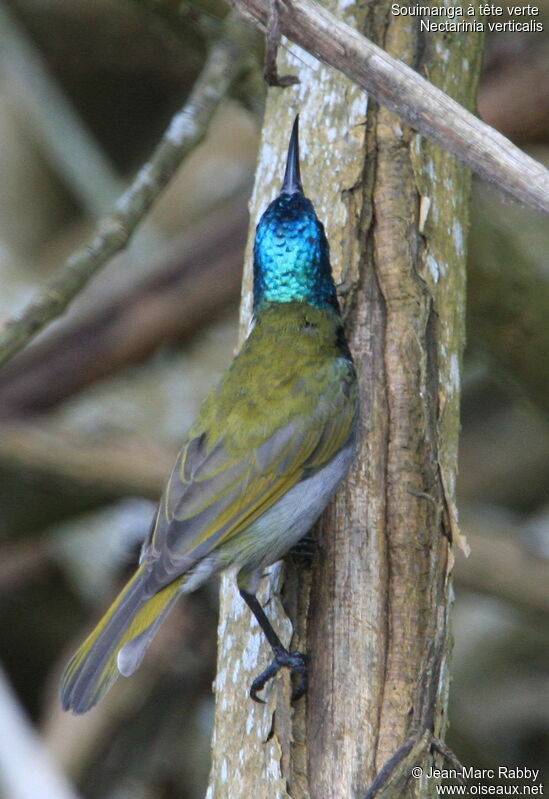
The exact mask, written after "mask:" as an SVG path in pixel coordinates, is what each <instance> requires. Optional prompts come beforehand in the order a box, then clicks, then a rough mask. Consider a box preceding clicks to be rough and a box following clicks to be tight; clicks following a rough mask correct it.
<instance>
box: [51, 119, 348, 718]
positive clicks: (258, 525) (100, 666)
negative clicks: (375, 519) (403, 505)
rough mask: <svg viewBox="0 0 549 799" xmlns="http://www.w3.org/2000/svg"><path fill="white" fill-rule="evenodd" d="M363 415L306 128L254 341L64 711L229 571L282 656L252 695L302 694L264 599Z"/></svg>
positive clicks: (199, 422)
mask: <svg viewBox="0 0 549 799" xmlns="http://www.w3.org/2000/svg"><path fill="white" fill-rule="evenodd" d="M357 415H358V391H357V383H356V374H355V368H354V365H353V360H352V358H351V354H350V352H349V349H348V347H347V343H346V340H345V336H344V333H343V325H342V320H341V315H340V310H339V305H338V301H337V296H336V289H335V286H334V281H333V278H332V273H331V267H330V255H329V246H328V242H327V240H326V235H325V232H324V227H323V225H322V223H321V222H320V221H319V220H318V218H317V216H316V213H315V211H314V208H313V205H312V203H311V201H310V200H308V199H307V198H306V197H305V196H304V194H303V187H302V184H301V177H300V169H299V143H298V118H297V117H296V120H295V123H294V127H293V130H292V134H291V138H290V144H289V148H288V156H287V162H286V171H285V176H284V181H283V183H282V189H281V192H280V194H279V195H278V197H277V198H276V199H275V200H273V202H272V203H271V204H270V205H269V207H268V208H267V210H266V211H265V213H264V214H263V216H262V217H261V219H260V221H259V224H258V226H257V230H256V237H255V245H254V323H253V327H252V330H251V332H250V334H249V336H248V338H247V339H246V341H245V342H244V344H243V346H242V349H241V351H240V353H239V354H238V355H237V357H236V358H235V359H234V361H233V362H232V364H231V365H230V366H229V368H228V369H227V371H226V372H225V373H224V375H223V377H222V378H221V381H220V383H219V385H218V386H217V388H215V389H214V390H213V391H212V392H211V393H210V394H209V396H208V397H207V398H206V400H205V401H204V403H203V405H202V406H201V409H200V412H199V414H198V418H197V419H196V421H195V423H194V424H193V425H192V427H191V428H190V430H189V431H188V433H187V437H186V439H185V441H184V443H183V447H182V449H181V452H180V453H179V455H178V457H177V460H176V462H175V465H174V467H173V471H172V473H171V475H170V478H169V480H168V482H167V485H166V488H165V491H164V493H163V495H162V498H161V500H160V503H159V506H158V510H157V513H156V517H155V520H154V522H153V525H152V527H151V532H150V534H149V536H148V538H147V540H146V541H145V543H144V545H143V549H142V553H141V558H140V563H139V567H138V569H137V571H136V573H135V574H134V576H133V577H132V578H131V580H130V581H129V582H128V583H127V585H126V586H125V588H124V589H123V590H122V591H121V593H120V594H119V596H118V597H117V599H116V600H115V601H114V603H113V604H112V605H111V607H110V608H109V610H108V611H107V613H106V614H105V616H104V617H103V618H102V620H101V621H100V622H99V624H98V625H97V627H96V628H95V630H94V631H93V632H92V633H91V635H90V636H89V637H88V638H87V639H86V641H84V643H83V644H82V646H81V647H80V649H79V650H78V651H77V652H76V654H75V655H74V656H73V658H72V660H71V661H70V663H69V665H68V666H67V669H66V671H65V674H64V677H63V682H62V687H61V702H62V705H63V708H64V709H65V710H69V709H70V710H72V711H73V712H75V713H84V712H85V711H87V710H89V709H90V708H91V707H93V706H94V705H95V704H96V703H97V702H98V701H99V699H100V698H101V697H102V696H103V695H104V694H105V693H106V692H107V691H108V689H109V688H110V687H111V685H112V684H113V683H114V682H115V680H116V679H117V677H118V676H119V675H120V674H123V675H125V676H129V675H130V674H133V672H134V671H135V670H136V669H137V667H138V666H139V664H140V663H141V660H142V659H143V656H144V654H145V652H146V650H147V648H148V646H149V644H150V642H151V640H152V638H153V636H154V635H155V633H156V631H157V630H158V628H159V626H160V624H161V623H162V621H163V620H164V618H165V617H166V615H167V614H168V612H169V611H170V609H171V608H172V607H173V605H174V604H175V602H176V601H177V600H178V599H179V596H180V595H181V594H184V593H187V592H190V591H194V589H195V588H197V587H198V586H199V585H201V584H202V583H203V582H204V581H205V580H207V579H208V578H209V577H211V576H212V575H214V574H217V573H218V572H220V571H222V570H223V569H226V568H228V567H230V566H233V567H236V571H237V573H238V578H237V579H238V587H239V590H240V594H241V596H242V597H243V599H244V600H245V601H246V603H247V604H248V606H249V607H250V609H251V611H252V613H253V614H254V615H255V617H256V618H257V620H258V622H259V624H260V625H261V627H262V629H263V631H264V632H265V634H266V637H267V639H268V641H269V643H270V644H271V647H272V649H273V653H274V659H273V661H272V663H271V664H270V666H269V667H268V668H267V669H266V670H265V671H264V672H263V673H262V674H261V675H260V676H259V677H258V678H257V679H256V680H254V682H253V683H252V686H251V689H250V694H251V696H252V698H254V699H256V700H258V701H261V700H259V697H258V696H257V691H259V690H261V689H262V688H263V687H264V685H265V683H266V682H267V680H268V679H270V678H271V677H272V676H273V675H274V674H276V672H277V671H278V670H279V669H280V668H281V667H283V666H285V667H289V668H291V669H293V670H294V671H296V672H298V673H300V674H301V686H300V688H299V689H298V690H297V692H296V694H298V695H300V694H301V693H303V692H304V690H305V688H306V677H307V662H306V661H307V659H306V656H305V655H303V654H301V653H299V652H289V651H288V650H287V649H286V648H285V647H284V646H283V645H282V643H281V641H280V639H279V638H278V636H277V634H276V632H275V631H274V629H273V628H272V626H271V624H270V623H269V621H268V619H267V617H266V615H265V613H264V611H263V609H262V607H261V605H260V603H259V602H258V600H257V598H256V596H255V592H256V590H257V588H258V585H259V582H260V580H261V577H262V574H263V572H264V570H265V568H266V567H267V566H268V565H270V564H272V563H274V562H275V561H276V560H278V559H279V558H281V557H282V556H283V555H284V554H285V553H286V552H287V551H288V550H289V549H291V548H292V547H293V546H295V544H296V543H297V542H298V541H299V540H300V539H301V538H302V537H303V536H304V535H305V534H306V533H307V532H308V531H309V529H310V528H311V526H312V524H313V523H314V522H315V520H316V519H317V518H318V516H319V515H320V514H321V513H322V511H323V510H324V508H325V507H326V505H327V504H328V502H329V500H330V499H331V497H332V496H333V494H334V492H335V490H336V488H337V486H338V484H339V483H340V481H341V480H342V479H343V477H344V476H345V475H346V473H347V471H348V469H349V466H350V464H351V462H352V460H353V457H354V454H355V440H356V430H357Z"/></svg>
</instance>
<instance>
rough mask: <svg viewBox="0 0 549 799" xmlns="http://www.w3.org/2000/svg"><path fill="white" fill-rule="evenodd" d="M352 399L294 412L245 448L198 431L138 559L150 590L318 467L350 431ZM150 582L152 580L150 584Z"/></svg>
mask: <svg viewBox="0 0 549 799" xmlns="http://www.w3.org/2000/svg"><path fill="white" fill-rule="evenodd" d="M355 410H356V402H355V401H354V399H353V398H351V399H349V397H348V396H347V395H346V393H345V391H341V392H340V393H339V396H336V398H335V400H334V398H333V397H332V402H331V404H328V403H327V402H326V401H325V400H323V399H322V398H320V399H318V402H317V405H316V408H315V411H314V413H312V414H311V415H310V416H309V418H308V419H305V420H304V419H303V418H299V417H297V416H294V418H290V419H289V420H288V421H287V423H286V424H285V425H283V426H282V427H280V428H278V429H275V430H274V432H273V431H269V434H268V435H265V436H264V440H263V441H262V442H261V443H260V444H259V446H256V447H255V448H254V449H253V450H252V451H251V452H244V453H239V452H238V450H236V448H235V447H234V446H231V441H230V440H227V437H222V438H221V439H219V440H214V441H212V442H210V441H209V436H208V432H207V431H206V430H198V431H196V432H195V433H194V435H192V436H190V437H189V439H188V440H187V442H186V444H185V445H184V447H183V449H182V451H181V453H180V455H179V457H178V459H177V461H176V464H175V466H174V469H173V471H172V474H171V477H170V479H169V482H168V485H167V487H166V491H165V493H164V496H163V499H162V501H161V503H160V506H159V511H158V515H157V519H156V523H155V526H154V528H153V530H152V533H151V537H150V539H149V542H148V544H147V546H146V547H145V550H144V554H143V559H144V560H146V561H148V562H149V564H150V567H151V573H150V577H151V580H152V583H153V584H154V587H155V590H159V589H160V588H161V587H163V586H164V585H166V584H167V583H169V582H170V581H171V580H173V579H174V578H175V577H177V576H178V575H180V574H183V573H184V572H185V571H188V570H189V569H191V568H192V567H193V565H194V564H196V563H197V562H198V561H199V560H201V559H202V558H203V557H205V556H206V555H207V554H208V553H209V552H211V551H212V550H213V549H214V548H215V547H219V546H220V545H222V544H223V543H225V542H228V541H229V540H230V539H231V538H232V537H233V536H235V535H238V534H239V533H240V532H242V531H243V530H245V529H246V528H247V527H248V526H249V525H250V524H252V523H253V522H254V521H255V520H256V519H258V518H259V517H260V516H261V515H262V514H263V513H265V511H267V510H268V509H269V508H270V507H271V506H272V505H274V504H275V503H276V502H277V500H278V499H280V498H281V497H282V496H283V495H284V494H285V493H286V492H287V491H289V489H290V488H292V487H293V486H294V485H296V484H297V483H298V482H299V481H300V480H303V479H306V478H308V477H310V476H312V475H313V474H314V473H315V472H317V471H318V470H320V469H322V468H323V466H325V465H326V464H327V463H328V462H329V461H330V460H331V459H332V458H333V457H334V455H336V454H337V452H338V451H339V450H340V449H341V448H342V447H343V446H344V445H345V443H346V441H347V440H348V439H349V436H350V435H351V432H352V427H353V423H354V419H355ZM151 587H152V584H151Z"/></svg>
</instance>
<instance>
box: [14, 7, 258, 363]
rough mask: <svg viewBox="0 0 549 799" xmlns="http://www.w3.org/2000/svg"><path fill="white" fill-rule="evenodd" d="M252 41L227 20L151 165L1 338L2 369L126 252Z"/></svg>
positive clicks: (241, 27) (247, 31)
mask: <svg viewBox="0 0 549 799" xmlns="http://www.w3.org/2000/svg"><path fill="white" fill-rule="evenodd" d="M253 37H254V32H253V29H252V28H251V27H250V26H248V25H246V24H243V23H242V21H241V20H239V19H238V18H237V15H236V14H234V13H231V14H229V15H228V16H227V18H226V20H225V22H224V24H223V29H222V35H221V37H220V38H219V39H218V40H217V41H216V42H214V43H213V44H212V46H211V48H210V51H209V53H208V57H207V60H206V64H205V66H204V69H203V70H202V72H201V74H200V76H199V77H198V80H197V81H196V83H195V85H194V87H193V89H192V92H191V94H190V96H189V98H188V100H187V102H186V103H185V105H184V107H183V108H182V110H181V111H180V112H179V113H177V114H176V115H175V116H174V118H173V119H172V121H171V123H170V125H169V127H168V129H167V131H166V133H165V134H164V136H163V138H162V140H161V141H160V143H159V144H158V146H157V148H156V150H155V152H154V153H153V155H152V158H151V159H150V161H148V162H147V163H146V164H145V165H144V166H143V167H142V169H141V170H140V171H139V173H138V175H137V176H136V178H135V180H134V181H133V183H132V184H131V186H130V187H129V188H128V189H127V190H126V191H125V192H124V193H123V194H122V196H121V197H120V198H119V199H118V201H117V202H116V204H115V206H114V210H113V212H112V213H111V214H110V215H109V216H107V217H105V218H103V219H102V220H101V221H100V222H99V224H98V226H97V228H96V231H95V233H94V234H93V236H92V237H91V239H90V240H89V241H88V242H87V243H86V244H85V245H84V246H83V247H81V248H80V249H78V250H77V251H76V252H75V253H74V254H73V255H72V256H71V257H70V258H69V260H68V261H67V263H66V264H65V266H64V267H63V269H62V270H61V271H60V272H59V273H58V274H57V275H55V276H54V277H53V278H52V280H50V281H49V282H48V283H47V284H46V286H45V287H44V288H43V289H42V290H41V291H39V292H38V294H37V296H36V297H35V298H34V299H33V300H32V301H31V302H30V303H29V304H28V305H27V307H26V308H24V309H23V311H22V312H21V313H19V314H17V315H16V316H14V317H12V318H11V319H9V320H8V321H7V322H6V323H5V325H4V327H3V330H2V332H1V333H0V364H2V363H5V362H6V361H7V360H8V359H9V358H10V357H11V356H12V355H14V354H15V353H16V352H18V351H19V350H20V349H22V348H23V347H24V346H25V345H26V344H27V343H28V342H29V341H30V340H31V339H32V338H34V336H35V335H36V334H37V333H38V332H39V331H40V330H42V328H43V327H45V325H46V324H47V323H48V322H50V321H51V320H52V319H55V318H56V317H57V316H59V315H60V314H61V313H62V312H63V311H64V310H65V308H66V307H67V306H68V305H69V303H70V302H71V300H72V299H74V297H75V296H76V295H77V294H78V293H79V292H80V291H81V290H82V288H83V287H84V286H85V285H86V284H87V282H88V281H89V280H90V278H91V277H93V275H94V274H95V273H96V272H97V271H98V270H99V269H100V267H102V266H103V265H104V264H105V263H106V262H107V261H108V260H109V259H110V258H112V256H113V255H114V254H115V253H117V252H119V251H120V250H121V249H123V248H124V247H125V246H126V245H127V243H128V241H129V239H130V237H131V235H132V233H133V231H134V230H135V228H136V227H137V225H138V224H139V222H140V221H141V220H142V219H143V217H144V215H145V214H146V212H147V211H148V210H149V208H150V207H151V205H152V204H153V202H154V201H155V200H156V198H157V197H158V196H159V194H160V192H161V191H162V189H164V188H165V186H166V185H167V184H168V183H169V181H170V179H171V178H172V176H173V174H174V172H175V171H176V170H177V168H178V167H179V165H180V164H181V162H182V160H183V158H184V157H185V156H186V155H187V154H188V153H189V152H190V151H191V150H192V149H193V148H194V147H196V145H197V144H198V143H199V142H200V141H201V140H202V139H203V138H204V136H205V135H206V131H207V128H208V124H209V122H210V119H211V118H212V116H213V113H214V111H215V109H216V108H217V106H218V104H219V102H220V100H221V99H222V98H223V97H224V96H225V95H226V94H227V91H228V89H229V87H230V85H231V83H232V81H233V80H234V78H235V77H236V75H237V74H238V71H239V69H240V66H241V64H242V62H243V60H244V59H245V58H246V56H247V53H248V50H249V48H250V47H251V46H252V41H253Z"/></svg>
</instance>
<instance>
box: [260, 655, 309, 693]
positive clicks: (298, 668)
mask: <svg viewBox="0 0 549 799" xmlns="http://www.w3.org/2000/svg"><path fill="white" fill-rule="evenodd" d="M308 660H309V658H308V657H307V655H304V654H302V653H301V652H288V650H287V649H283V648H277V649H276V650H275V656H274V658H273V660H272V662H271V663H270V664H269V665H268V666H267V668H266V669H265V671H262V672H261V674H260V675H259V676H258V677H256V678H255V680H254V681H253V683H252V684H251V686H250V696H251V698H252V699H253V700H254V702H260V703H261V704H264V703H265V702H264V700H263V699H261V697H259V696H258V695H257V692H258V691H262V690H263V688H265V686H266V685H267V683H268V682H269V680H272V678H273V677H274V676H275V675H276V674H278V672H279V671H280V669H282V668H286V669H291V670H292V671H295V672H296V673H297V674H299V675H301V681H300V683H299V685H298V686H297V688H296V689H295V690H294V692H293V693H292V702H293V701H295V700H296V699H300V698H301V697H302V696H303V695H304V694H305V693H307V687H308V668H309V667H308Z"/></svg>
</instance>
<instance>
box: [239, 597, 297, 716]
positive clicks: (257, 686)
mask: <svg viewBox="0 0 549 799" xmlns="http://www.w3.org/2000/svg"><path fill="white" fill-rule="evenodd" d="M239 591H240V596H241V597H242V599H243V600H244V602H245V603H246V604H247V605H248V607H249V608H250V610H251V611H252V613H253V614H254V616H255V618H256V619H257V623H258V624H259V626H260V627H261V629H262V630H263V632H264V634H265V638H266V639H267V641H268V642H269V644H270V645H271V648H272V650H273V653H274V658H273V660H272V662H271V663H270V665H269V666H267V668H266V669H265V671H262V672H261V674H260V675H259V677H256V678H255V680H254V681H253V683H252V684H251V686H250V696H251V698H252V699H253V700H254V701H255V702H263V699H260V697H259V696H258V695H257V692H258V691H261V690H263V688H264V687H265V686H266V684H267V683H268V682H269V680H270V679H272V678H273V677H274V676H275V674H278V672H279V671H280V669H281V668H287V669H292V671H295V672H297V673H298V674H299V675H301V682H300V684H299V685H298V686H297V688H296V689H295V691H294V692H293V694H292V700H295V699H299V698H300V697H302V696H303V694H305V693H306V691H307V660H308V658H307V656H306V655H303V654H302V653H301V652H289V651H288V650H287V649H286V647H285V646H284V645H283V643H282V641H281V640H280V638H279V637H278V635H277V634H276V632H275V631H274V629H273V626H272V624H271V622H270V621H269V619H268V618H267V616H266V615H265V611H264V610H263V608H262V607H261V604H260V602H259V600H258V599H257V597H256V596H255V594H249V593H248V592H247V591H244V590H243V589H242V588H239Z"/></svg>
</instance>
